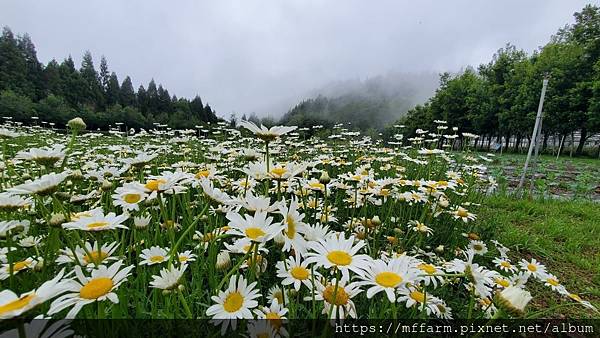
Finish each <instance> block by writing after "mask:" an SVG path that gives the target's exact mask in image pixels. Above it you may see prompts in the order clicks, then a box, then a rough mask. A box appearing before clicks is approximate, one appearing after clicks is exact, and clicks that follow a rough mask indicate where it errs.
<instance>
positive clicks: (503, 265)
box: [500, 261, 512, 269]
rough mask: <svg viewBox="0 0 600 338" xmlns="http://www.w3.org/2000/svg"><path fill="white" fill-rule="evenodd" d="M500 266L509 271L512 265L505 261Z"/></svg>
mask: <svg viewBox="0 0 600 338" xmlns="http://www.w3.org/2000/svg"><path fill="white" fill-rule="evenodd" d="M500 266H502V267H505V268H507V269H510V267H512V265H511V264H510V263H509V262H507V261H502V262H500Z"/></svg>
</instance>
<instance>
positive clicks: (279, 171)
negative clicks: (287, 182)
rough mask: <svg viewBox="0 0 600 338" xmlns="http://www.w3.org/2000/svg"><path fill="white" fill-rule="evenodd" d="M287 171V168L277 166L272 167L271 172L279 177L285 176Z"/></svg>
mask: <svg viewBox="0 0 600 338" xmlns="http://www.w3.org/2000/svg"><path fill="white" fill-rule="evenodd" d="M286 172H287V170H286V169H285V168H283V167H277V168H273V169H271V174H273V175H274V176H277V177H281V176H283V175H284V174H285V173H286Z"/></svg>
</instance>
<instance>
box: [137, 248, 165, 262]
mask: <svg viewBox="0 0 600 338" xmlns="http://www.w3.org/2000/svg"><path fill="white" fill-rule="evenodd" d="M168 254H169V248H161V247H159V246H153V247H150V249H144V250H142V253H141V254H140V259H142V261H141V262H139V265H154V264H160V263H164V262H166V261H168V260H169V256H168Z"/></svg>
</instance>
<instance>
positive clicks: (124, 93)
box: [119, 76, 143, 106]
mask: <svg viewBox="0 0 600 338" xmlns="http://www.w3.org/2000/svg"><path fill="white" fill-rule="evenodd" d="M142 88H143V87H142ZM119 102H120V103H121V105H122V106H136V105H137V103H136V99H135V91H133V84H132V83H131V78H130V77H129V76H127V77H126V78H125V80H123V83H122V84H121V90H120V93H119Z"/></svg>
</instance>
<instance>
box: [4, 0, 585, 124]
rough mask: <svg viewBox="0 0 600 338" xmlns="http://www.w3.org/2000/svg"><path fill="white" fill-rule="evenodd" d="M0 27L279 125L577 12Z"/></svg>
mask: <svg viewBox="0 0 600 338" xmlns="http://www.w3.org/2000/svg"><path fill="white" fill-rule="evenodd" d="M0 1H1V2H0V25H8V26H9V27H11V28H12V30H13V32H15V33H17V34H22V33H25V32H27V33H29V34H30V35H31V37H32V39H33V41H34V43H35V45H36V47H37V51H38V58H39V59H40V60H41V61H43V62H47V61H49V60H50V59H52V58H56V59H57V60H59V61H60V60H62V59H63V58H65V57H66V56H68V55H69V54H71V55H72V56H73V58H74V59H75V61H76V62H77V64H79V63H80V60H81V55H82V54H83V52H84V51H85V50H90V51H91V52H92V54H93V55H94V60H95V64H96V67H98V65H99V60H100V56H101V55H105V56H106V58H107V59H108V65H109V68H110V70H111V71H115V72H116V73H117V74H118V75H119V79H120V80H121V81H122V79H123V78H124V76H125V75H130V76H131V77H132V79H133V82H134V85H135V86H136V87H137V86H138V85H139V84H144V86H145V87H146V86H147V83H148V82H149V81H150V79H151V78H154V79H155V80H156V82H157V83H162V84H163V86H165V87H166V88H167V89H169V91H170V93H171V94H176V95H178V96H185V97H193V96H194V95H195V94H199V95H200V96H201V97H202V99H203V100H204V101H205V102H208V103H210V105H211V106H212V107H213V108H214V109H216V110H217V111H218V113H219V115H221V116H225V117H226V116H228V115H229V114H230V113H231V112H237V113H238V116H239V115H241V114H242V113H249V112H253V111H255V112H257V113H258V114H259V115H261V116H267V115H271V116H279V115H280V114H281V113H282V112H281V110H282V109H284V108H282V107H289V105H293V104H295V103H296V102H297V101H298V100H299V99H301V98H303V97H304V96H305V95H307V93H308V92H309V91H311V90H313V89H315V88H319V87H321V86H323V85H325V84H327V83H329V82H332V81H337V80H345V79H349V78H360V79H364V78H367V77H370V76H375V75H378V74H385V73H387V72H390V71H394V72H421V71H435V72H441V71H457V70H459V69H461V68H463V67H464V66H466V65H478V64H480V63H483V62H488V61H489V59H490V58H491V56H492V55H493V53H494V52H495V51H496V50H497V49H498V48H500V47H502V46H503V45H504V44H506V43H507V42H511V43H513V44H515V45H516V46H517V47H519V48H522V49H524V50H526V51H527V52H531V51H533V50H535V49H536V48H537V47H539V46H541V45H544V44H545V43H546V42H547V41H548V39H549V38H550V35H552V34H554V33H555V32H556V31H557V29H558V28H560V27H562V26H564V25H565V24H567V23H571V22H572V21H573V19H572V14H573V12H575V11H578V10H580V9H581V8H582V7H583V6H584V5H585V4H586V3H589V2H590V1H589V0H587V1H585V0H584V1H580V0H535V1H533V0H527V1H525V0H502V1H497V0H487V1H486V0H470V1H467V0H460V1H459V0H452V1H442V0H438V1H433V0H412V1H401V0H395V1H368V0H264V1H258V0H257V1H254V0H237V1H229V0H214V1H193V0H190V1H175V0H172V1H164V0H143V1H139V0H136V1H133V0H126V1H125V0H123V1H117V0H104V1H92V0H86V1H82V0H73V1H59V0H52V1H50V0H48V1H40V0H0Z"/></svg>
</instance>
